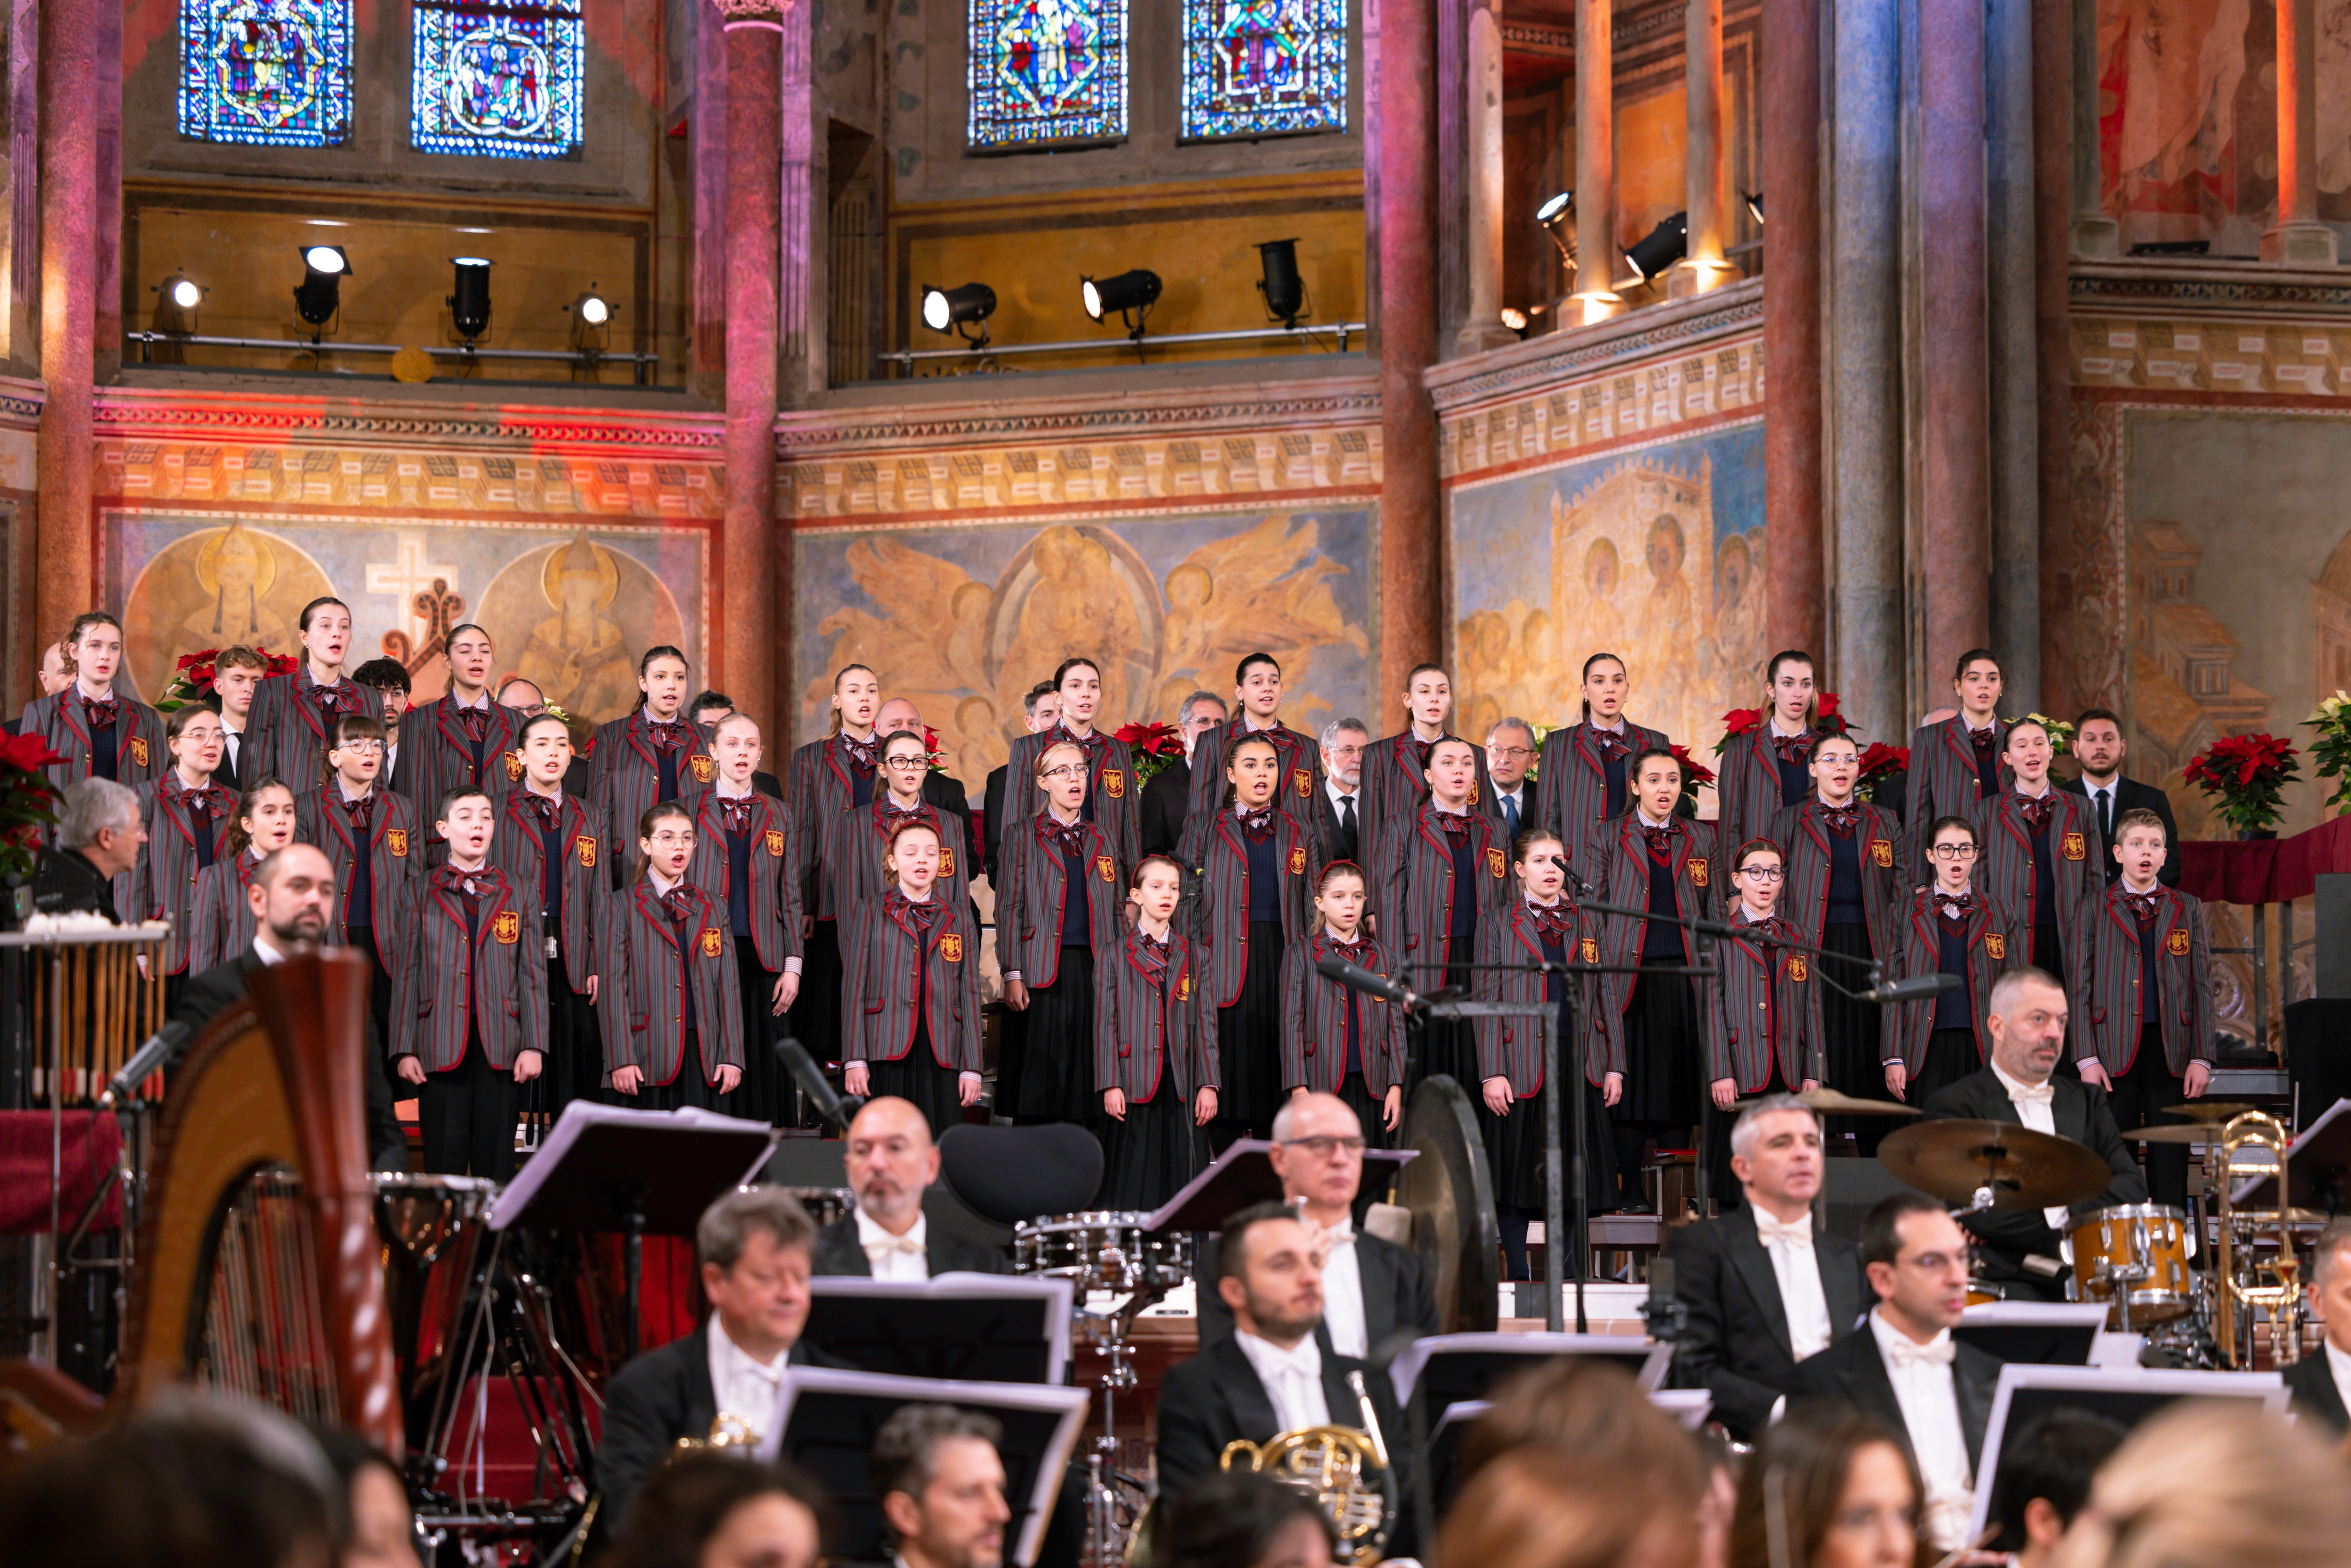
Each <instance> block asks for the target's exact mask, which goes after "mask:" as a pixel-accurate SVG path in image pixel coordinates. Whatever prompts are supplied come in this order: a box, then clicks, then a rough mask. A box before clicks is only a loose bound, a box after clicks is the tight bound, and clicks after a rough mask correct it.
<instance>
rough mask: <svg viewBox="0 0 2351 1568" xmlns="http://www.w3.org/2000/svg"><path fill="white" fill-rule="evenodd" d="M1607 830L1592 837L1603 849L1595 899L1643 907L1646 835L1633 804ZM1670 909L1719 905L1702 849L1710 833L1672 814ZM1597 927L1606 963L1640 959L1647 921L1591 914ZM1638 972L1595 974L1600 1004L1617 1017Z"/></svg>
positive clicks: (1713, 871)
mask: <svg viewBox="0 0 2351 1568" xmlns="http://www.w3.org/2000/svg"><path fill="white" fill-rule="evenodd" d="M1609 826H1610V828H1611V829H1612V830H1613V831H1611V832H1610V833H1609V834H1608V836H1607V837H1605V838H1604V839H1602V840H1600V841H1598V845H1599V847H1600V848H1601V849H1602V850H1603V851H1604V854H1603V856H1602V858H1601V862H1600V871H1601V876H1600V892H1601V897H1600V898H1599V900H1598V902H1600V903H1603V904H1615V905H1617V906H1618V907H1619V908H1623V909H1646V908H1647V907H1648V906H1649V841H1648V840H1647V839H1646V837H1644V836H1643V834H1642V831H1641V816H1640V813H1639V812H1638V811H1637V810H1629V811H1626V812H1625V814H1624V815H1623V816H1622V817H1619V818H1617V819H1616V820H1615V821H1614V822H1612V823H1611V824H1609ZM1672 827H1673V870H1674V913H1675V914H1677V915H1682V916H1683V917H1685V918H1687V919H1698V920H1704V919H1710V918H1715V917H1716V915H1715V912H1716V911H1717V910H1718V909H1719V908H1720V907H1721V906H1722V882H1721V879H1722V876H1723V874H1724V873H1723V871H1722V868H1721V867H1720V866H1719V864H1718V863H1717V862H1715V861H1714V860H1713V859H1712V858H1711V857H1709V856H1708V853H1707V847H1708V843H1709V842H1710V841H1711V838H1710V836H1709V837H1708V838H1701V837H1700V836H1699V827H1698V824H1694V823H1691V822H1689V821H1686V820H1684V819H1683V818H1680V817H1676V818H1675V819H1674V820H1673V823H1672ZM1593 924H1594V925H1597V926H1599V928H1600V957H1601V961H1602V962H1603V963H1606V964H1638V963H1639V962H1640V961H1641V938H1642V936H1644V934H1645V933H1646V931H1647V929H1648V922H1647V921H1646V920H1635V919H1633V918H1632V917H1631V916H1629V915H1598V916H1595V917H1594V918H1593ZM1681 939H1682V961H1683V962H1684V963H1687V962H1688V961H1689V954H1690V952H1691V946H1690V934H1689V933H1688V932H1687V930H1685V931H1683V932H1682V933H1681ZM1639 978H1640V977H1639V976H1638V975H1603V976H1601V977H1600V998H1601V1006H1602V1007H1603V1008H1604V1009H1606V1010H1607V1011H1608V1012H1609V1013H1611V1014H1612V1015H1614V1016H1616V1017H1618V1018H1622V1017H1623V1015H1624V1012H1625V1009H1627V1008H1629V1007H1631V1006H1632V1005H1633V982H1634V981H1635V980H1637V979H1639ZM1704 1003H1705V995H1704V988H1703V987H1700V988H1699V1004H1700V1006H1701V1007H1702V1006H1704Z"/></svg>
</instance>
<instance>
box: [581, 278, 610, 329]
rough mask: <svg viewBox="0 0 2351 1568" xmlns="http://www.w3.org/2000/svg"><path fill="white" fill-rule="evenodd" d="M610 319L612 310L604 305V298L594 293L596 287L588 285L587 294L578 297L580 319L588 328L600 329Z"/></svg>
mask: <svg viewBox="0 0 2351 1568" xmlns="http://www.w3.org/2000/svg"><path fill="white" fill-rule="evenodd" d="M611 319H612V308H611V306H610V305H607V304H605V303H604V297H603V296H602V295H601V294H599V293H597V292H596V286H595V285H594V284H592V283H591V284H590V285H589V286H588V292H587V293H585V294H583V295H581V296H580V320H582V321H584V322H586V323H587V324H588V325H589V326H590V327H601V326H602V325H603V324H604V323H605V322H607V321H610V320H611Z"/></svg>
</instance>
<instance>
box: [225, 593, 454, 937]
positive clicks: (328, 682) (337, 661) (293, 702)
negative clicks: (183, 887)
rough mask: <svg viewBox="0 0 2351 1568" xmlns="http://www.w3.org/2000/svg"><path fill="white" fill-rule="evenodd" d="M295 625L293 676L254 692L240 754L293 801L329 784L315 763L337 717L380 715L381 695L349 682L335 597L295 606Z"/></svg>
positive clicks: (347, 620) (345, 633)
mask: <svg viewBox="0 0 2351 1568" xmlns="http://www.w3.org/2000/svg"><path fill="white" fill-rule="evenodd" d="M299 625H300V627H301V632H300V636H301V641H302V663H301V664H300V665H299V666H298V668H296V669H295V670H294V671H293V673H292V674H284V675H272V676H270V677H269V678H268V679H267V680H265V681H263V682H262V683H261V685H258V686H256V688H255V689H254V694H253V710H252V712H251V714H250V715H249V716H247V718H246V727H245V733H246V740H245V743H244V745H245V749H244V752H243V755H244V756H249V757H251V758H254V761H253V763H252V767H253V768H254V769H255V770H256V772H261V773H272V774H275V775H277V777H278V778H280V779H285V780H286V782H287V784H288V785H290V786H292V788H293V790H294V799H295V800H302V799H303V798H304V797H305V796H307V795H308V794H309V793H310V792H311V791H312V790H314V789H318V788H319V785H321V784H323V783H326V782H327V781H328V780H327V777H326V776H327V773H328V772H329V771H331V765H329V768H321V767H320V766H319V761H320V758H322V757H324V755H325V754H326V752H327V751H328V750H329V748H331V747H332V746H333V745H334V739H335V721H336V720H337V719H340V718H350V717H362V718H369V719H375V720H378V721H381V719H382V717H383V696H382V694H381V693H379V692H378V691H376V690H375V688H374V687H372V686H363V685H360V684H359V683H358V682H357V681H354V680H352V679H351V678H350V674H348V673H346V672H345V670H344V668H343V660H344V657H345V656H346V655H347V654H348V653H350V646H351V610H350V605H348V604H345V603H344V602H343V601H341V600H340V599H314V600H312V601H310V602H309V603H308V604H306V605H304V606H303V607H302V615H301V620H300V622H299ZM256 748H257V749H256ZM313 842H318V843H319V848H320V849H326V848H327V845H326V844H325V843H324V842H322V841H315V840H314V841H313ZM419 853H420V854H421V853H422V848H421V846H420V849H419ZM344 891H346V892H348V891H349V889H348V887H346V888H345V890H344Z"/></svg>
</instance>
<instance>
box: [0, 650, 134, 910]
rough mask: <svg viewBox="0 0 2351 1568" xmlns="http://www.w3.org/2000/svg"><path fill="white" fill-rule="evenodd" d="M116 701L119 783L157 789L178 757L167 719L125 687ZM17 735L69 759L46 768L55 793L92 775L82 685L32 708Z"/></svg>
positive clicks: (20, 720)
mask: <svg viewBox="0 0 2351 1568" xmlns="http://www.w3.org/2000/svg"><path fill="white" fill-rule="evenodd" d="M114 697H115V700H116V701H117V702H118V703H120V704H121V707H120V710H119V711H118V712H117V713H116V714H115V717H114V781H115V782H116V783H118V784H121V785H124V786H126V787H128V788H131V789H137V788H138V787H139V786H140V785H141V784H152V783H154V782H155V781H156V780H157V779H162V777H163V775H165V774H166V773H169V772H171V771H172V754H171V753H170V752H169V751H167V750H165V749H164V747H163V716H162V714H159V713H157V712H156V711H155V710H154V709H153V708H152V707H149V706H147V705H146V704H145V703H142V702H141V701H140V700H139V699H138V698H137V697H134V696H132V695H131V694H130V693H129V692H127V691H124V690H122V689H121V687H120V686H117V687H116V688H115V692H114ZM16 733H17V734H19V735H37V736H39V737H42V738H43V739H45V740H47V742H48V743H49V749H50V750H51V751H54V752H56V753H57V755H58V756H60V757H62V758H65V760H64V761H63V762H52V763H50V764H49V765H48V767H47V768H43V769H42V771H43V772H45V773H47V775H48V776H49V784H50V787H51V788H53V789H64V788H65V787H66V786H67V785H68V784H74V783H78V782H79V781H80V780H82V779H87V778H89V776H90V758H91V757H92V755H93V753H92V751H91V748H90V743H89V709H88V708H87V707H85V706H82V697H81V684H80V683H79V682H75V683H74V684H73V685H68V686H67V687H66V689H65V690H63V691H61V692H57V693H56V694H54V695H49V696H45V697H35V698H34V699H33V700H32V701H31V702H28V703H26V705H25V712H24V714H23V716H21V717H19V718H18V719H17V721H16ZM116 907H117V909H118V910H120V905H119V904H118V905H117V906H116ZM123 913H124V916H125V918H128V917H129V916H128V912H127V911H124V912H123Z"/></svg>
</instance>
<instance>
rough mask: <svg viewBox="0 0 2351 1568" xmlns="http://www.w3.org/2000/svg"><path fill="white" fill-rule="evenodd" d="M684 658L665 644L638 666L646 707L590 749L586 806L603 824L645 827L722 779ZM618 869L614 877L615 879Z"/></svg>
mask: <svg viewBox="0 0 2351 1568" xmlns="http://www.w3.org/2000/svg"><path fill="white" fill-rule="evenodd" d="M690 674H691V671H690V669H689V666H688V665H687V664H686V662H685V655H684V653H680V652H679V651H678V650H677V649H675V648H673V647H670V646H669V645H668V644H667V643H664V644H663V645H661V646H660V647H656V648H648V649H646V650H645V653H644V657H643V658H642V659H639V660H638V661H637V689H638V690H639V691H641V692H643V694H644V699H645V700H644V702H643V704H642V705H641V706H638V708H637V709H636V711H634V712H633V713H631V714H629V715H628V716H626V717H624V718H616V719H613V720H612V721H611V723H609V724H605V725H602V726H601V727H598V729H597V731H596V740H595V744H594V745H593V746H592V747H590V749H589V756H588V761H589V783H588V800H589V804H590V807H591V809H593V810H594V811H595V813H596V816H597V818H598V820H599V821H605V822H610V823H611V824H613V828H614V831H619V830H620V824H622V823H624V822H637V821H643V820H644V813H645V808H647V807H648V806H656V805H659V804H661V803H662V802H663V801H664V800H677V799H679V798H680V797H681V796H684V795H685V794H687V793H688V792H690V791H692V790H694V789H699V788H702V787H704V786H705V785H707V784H709V783H710V781H711V780H712V779H716V777H717V776H718V765H717V763H716V762H715V761H714V760H712V758H711V757H710V754H709V750H708V748H707V747H705V745H704V743H703V738H702V732H701V731H700V730H698V729H696V728H695V727H694V724H693V722H692V717H691V716H690V715H688V714H687V713H686V711H685V695H686V693H687V691H688V690H689V689H690V687H691V681H690V679H689V676H690ZM620 869H621V868H620V867H619V866H618V865H615V866H614V867H613V868H612V872H611V874H612V876H613V877H614V878H615V879H616V880H615V881H614V882H613V883H612V885H613V886H614V887H615V888H617V887H619V886H620V885H621V884H620V883H619V881H618V880H617V879H618V877H619V876H620Z"/></svg>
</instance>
